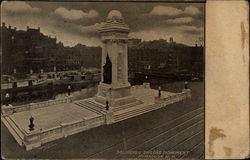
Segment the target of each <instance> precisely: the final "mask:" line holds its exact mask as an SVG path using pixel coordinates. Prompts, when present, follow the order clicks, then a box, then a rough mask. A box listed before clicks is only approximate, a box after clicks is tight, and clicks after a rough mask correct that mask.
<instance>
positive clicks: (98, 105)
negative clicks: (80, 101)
mask: <svg viewBox="0 0 250 160" xmlns="http://www.w3.org/2000/svg"><path fill="white" fill-rule="evenodd" d="M84 102H86V103H88V104H90V105H93V106H94V107H95V108H96V110H98V111H99V110H100V111H103V112H105V106H104V105H102V104H100V103H98V102H95V101H92V100H86V101H84Z"/></svg>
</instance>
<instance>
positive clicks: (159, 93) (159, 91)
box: [158, 86, 161, 97]
mask: <svg viewBox="0 0 250 160" xmlns="http://www.w3.org/2000/svg"><path fill="white" fill-rule="evenodd" d="M158 96H159V97H161V86H159V87H158Z"/></svg>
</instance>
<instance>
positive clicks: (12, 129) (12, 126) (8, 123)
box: [1, 117, 24, 146]
mask: <svg viewBox="0 0 250 160" xmlns="http://www.w3.org/2000/svg"><path fill="white" fill-rule="evenodd" d="M1 120H2V122H3V123H4V124H5V126H6V127H7V128H8V130H9V131H10V133H11V134H12V136H13V137H14V138H15V140H16V141H17V143H18V144H19V145H21V146H23V145H24V143H23V138H22V137H23V134H21V133H20V131H19V129H18V128H17V127H16V125H15V124H13V122H12V120H11V119H10V118H9V117H1Z"/></svg>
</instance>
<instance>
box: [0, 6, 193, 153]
mask: <svg viewBox="0 0 250 160" xmlns="http://www.w3.org/2000/svg"><path fill="white" fill-rule="evenodd" d="M98 32H99V33H100V36H101V40H102V68H101V75H102V79H101V82H100V83H99V86H98V92H97V94H96V95H95V96H94V97H91V98H87V99H82V100H73V97H72V96H68V97H66V98H61V99H57V100H49V101H45V102H40V103H31V104H28V105H21V106H11V105H8V106H2V113H1V120H2V122H3V123H4V124H5V126H6V127H7V128H8V130H9V131H10V133H11V134H12V135H13V137H14V138H15V140H16V141H17V142H18V143H19V144H20V145H21V146H25V148H26V150H31V149H33V148H37V147H40V146H41V145H43V144H45V143H48V142H51V141H54V140H56V139H59V138H63V137H67V136H69V135H73V134H76V133H79V132H82V131H85V130H88V129H91V128H95V127H98V126H101V125H111V124H113V123H117V122H120V121H123V120H126V119H129V118H132V117H135V116H138V115H141V114H144V113H147V112H150V111H153V110H156V109H159V108H162V107H167V105H169V104H172V103H175V102H179V101H182V100H185V99H187V98H191V90H190V89H188V87H187V84H186V87H185V88H184V89H183V90H182V92H180V93H172V92H168V91H162V90H161V88H160V87H159V88H158V90H156V89H151V88H150V84H149V83H148V82H145V83H143V85H135V86H131V85H130V83H129V82H128V53H127V51H128V49H127V43H128V33H129V26H128V25H127V24H125V22H124V19H123V17H122V15H121V13H120V12H119V11H117V10H112V11H110V13H109V14H108V17H107V18H106V20H105V22H104V23H102V25H101V26H100V27H99V29H98Z"/></svg>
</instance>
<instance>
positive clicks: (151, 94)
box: [0, 0, 223, 160]
mask: <svg viewBox="0 0 250 160" xmlns="http://www.w3.org/2000/svg"><path fill="white" fill-rule="evenodd" d="M205 5H206V2H205V1H204V0H198V1H177V2H174V1H155V2H154V1H123V2H122V1H92V2H91V1H73V2H69V1H61V2H60V1H59V2H58V1H3V2H2V3H1V66H0V67H1V156H2V159H76V158H77V159H173V160H175V159H192V160H199V159H205V47H204V46H205ZM213 131H214V133H215V132H216V133H219V132H220V130H219V129H217V130H216V128H214V130H213ZM221 136H222V138H223V134H221ZM213 143H214V142H213V141H212V140H211V141H210V143H209V145H210V146H208V147H210V148H208V153H206V154H209V155H213V154H214V150H213V148H212V146H213Z"/></svg>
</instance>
